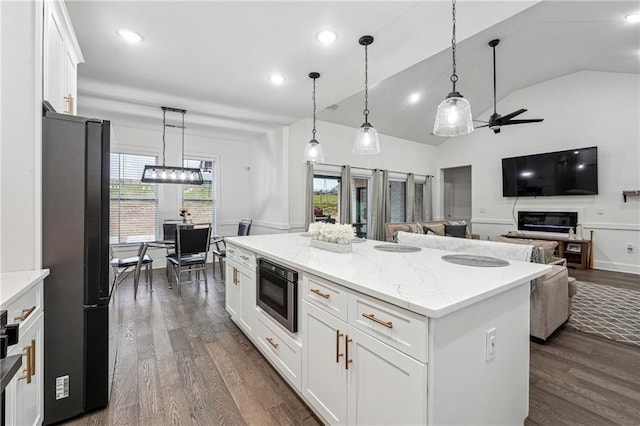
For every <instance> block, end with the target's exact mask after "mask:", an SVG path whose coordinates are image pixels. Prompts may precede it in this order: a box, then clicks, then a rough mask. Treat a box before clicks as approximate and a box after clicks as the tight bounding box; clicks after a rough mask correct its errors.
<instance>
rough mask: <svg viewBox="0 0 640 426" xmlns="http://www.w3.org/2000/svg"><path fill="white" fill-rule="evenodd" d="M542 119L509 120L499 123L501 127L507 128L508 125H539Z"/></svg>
mask: <svg viewBox="0 0 640 426" xmlns="http://www.w3.org/2000/svg"><path fill="white" fill-rule="evenodd" d="M543 120H544V118H529V119H524V120H509V121H507V122H503V123H501V124H502V125H503V126H508V125H510V124H525V123H539V122H541V121H543Z"/></svg>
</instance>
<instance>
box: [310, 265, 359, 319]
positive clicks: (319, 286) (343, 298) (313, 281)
mask: <svg viewBox="0 0 640 426" xmlns="http://www.w3.org/2000/svg"><path fill="white" fill-rule="evenodd" d="M302 291H303V294H304V296H303V297H304V300H307V301H309V302H311V303H313V304H314V305H316V306H317V307H319V308H320V309H322V310H324V311H327V312H329V313H330V314H332V315H335V316H336V317H338V318H340V319H341V320H343V321H345V322H346V321H347V306H348V298H349V294H348V293H347V290H346V289H345V288H343V287H340V286H338V285H336V284H333V283H331V282H329V281H327V280H324V279H322V278H318V277H315V276H313V275H307V274H305V275H304V277H303V279H302Z"/></svg>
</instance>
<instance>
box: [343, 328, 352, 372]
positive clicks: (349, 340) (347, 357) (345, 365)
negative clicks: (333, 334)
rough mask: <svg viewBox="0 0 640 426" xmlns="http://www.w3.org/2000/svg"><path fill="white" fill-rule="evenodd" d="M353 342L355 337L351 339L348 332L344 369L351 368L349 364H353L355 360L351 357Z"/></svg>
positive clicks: (345, 338)
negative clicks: (350, 349)
mask: <svg viewBox="0 0 640 426" xmlns="http://www.w3.org/2000/svg"><path fill="white" fill-rule="evenodd" d="M351 342H353V339H349V335H348V334H347V335H346V336H344V352H345V357H344V369H345V370H348V369H349V364H351V363H352V362H353V360H352V359H349V343H351Z"/></svg>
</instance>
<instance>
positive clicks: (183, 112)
mask: <svg viewBox="0 0 640 426" xmlns="http://www.w3.org/2000/svg"><path fill="white" fill-rule="evenodd" d="M185 113H186V111H182V165H181V167H184V114H185Z"/></svg>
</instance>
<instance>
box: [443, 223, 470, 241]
mask: <svg viewBox="0 0 640 426" xmlns="http://www.w3.org/2000/svg"><path fill="white" fill-rule="evenodd" d="M444 235H445V236H447V237H456V238H466V237H467V225H444Z"/></svg>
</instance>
